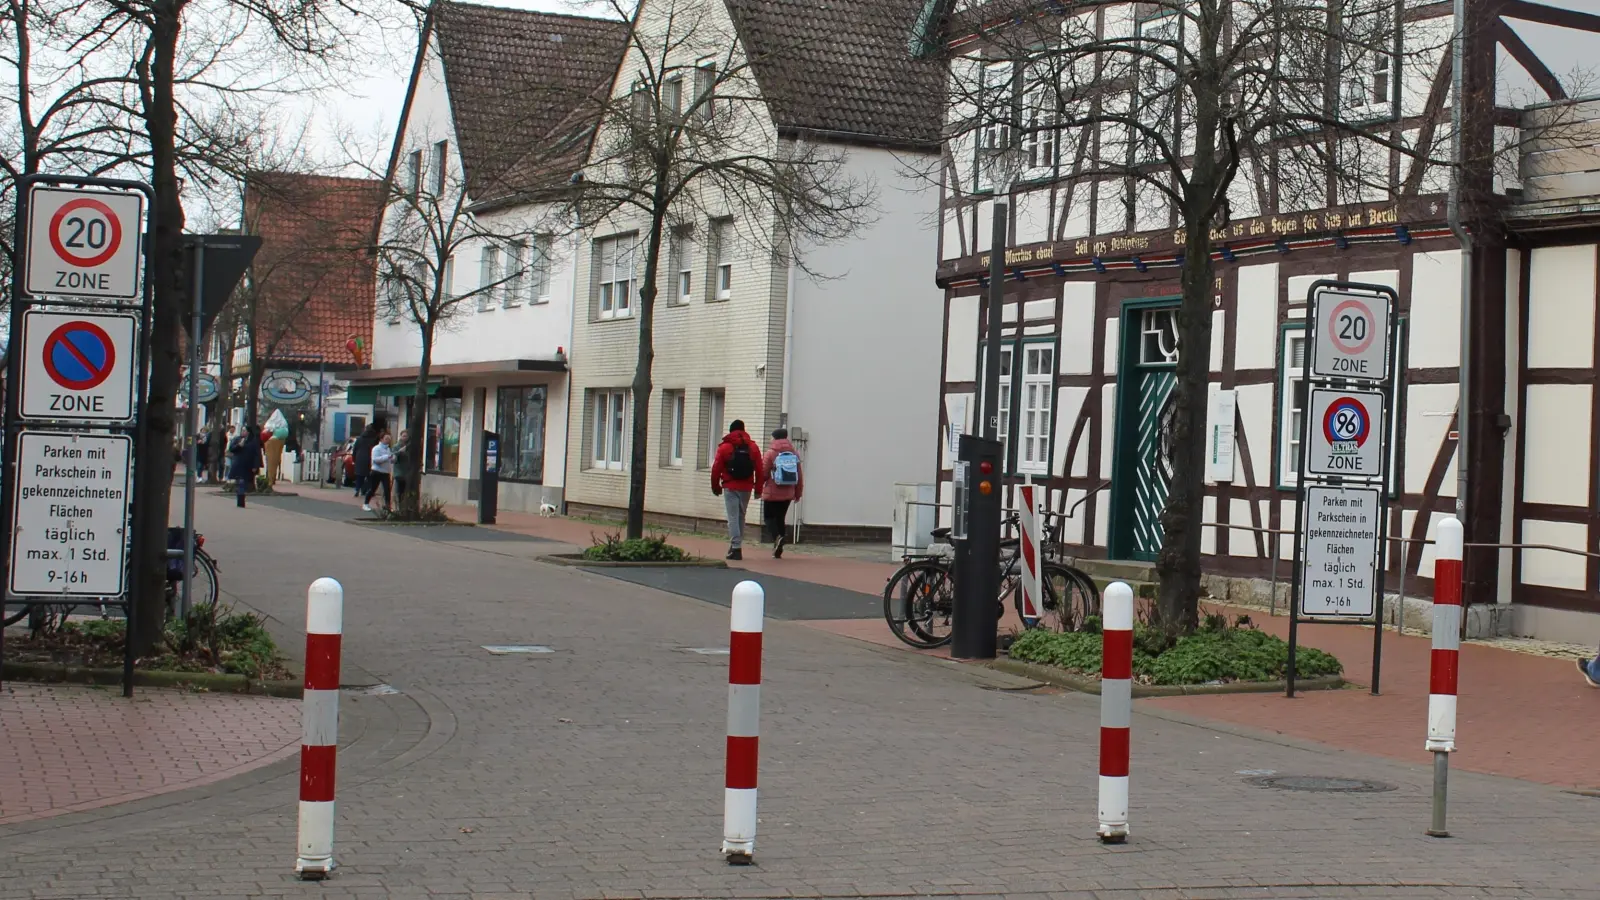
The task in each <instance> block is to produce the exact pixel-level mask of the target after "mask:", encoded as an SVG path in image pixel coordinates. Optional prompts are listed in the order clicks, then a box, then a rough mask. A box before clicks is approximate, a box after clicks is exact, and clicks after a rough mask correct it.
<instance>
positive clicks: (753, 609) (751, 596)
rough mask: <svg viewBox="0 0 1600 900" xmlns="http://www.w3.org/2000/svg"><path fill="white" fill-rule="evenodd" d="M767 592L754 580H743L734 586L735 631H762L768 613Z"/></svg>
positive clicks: (733, 628)
mask: <svg viewBox="0 0 1600 900" xmlns="http://www.w3.org/2000/svg"><path fill="white" fill-rule="evenodd" d="M766 606H767V593H766V591H763V590H762V589H761V585H759V584H756V583H755V582H754V581H741V582H739V583H738V584H736V585H734V587H733V626H732V630H733V631H755V632H759V631H761V619H762V617H763V616H764V615H765V614H766Z"/></svg>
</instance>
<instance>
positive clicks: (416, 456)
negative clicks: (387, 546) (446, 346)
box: [400, 324, 434, 519]
mask: <svg viewBox="0 0 1600 900" xmlns="http://www.w3.org/2000/svg"><path fill="white" fill-rule="evenodd" d="M418 333H419V334H420V335H421V337H422V358H421V360H419V362H418V364H417V387H416V390H414V391H412V392H411V408H410V409H408V410H406V430H407V431H409V432H411V440H410V442H409V443H408V444H407V446H408V447H409V448H410V450H411V452H410V453H409V454H408V455H407V458H406V466H405V468H406V470H405V472H404V473H402V474H404V475H405V479H406V494H405V496H404V497H401V498H400V515H401V516H402V517H404V518H413V519H414V518H416V516H417V512H418V510H420V509H421V508H422V507H421V504H422V469H423V462H424V459H423V457H424V456H426V455H427V452H428V440H427V432H425V431H423V429H422V426H423V424H424V423H425V421H426V419H427V412H428V371H429V370H430V369H432V368H433V333H434V326H433V325H432V324H428V325H424V326H422V327H421V328H419V329H418Z"/></svg>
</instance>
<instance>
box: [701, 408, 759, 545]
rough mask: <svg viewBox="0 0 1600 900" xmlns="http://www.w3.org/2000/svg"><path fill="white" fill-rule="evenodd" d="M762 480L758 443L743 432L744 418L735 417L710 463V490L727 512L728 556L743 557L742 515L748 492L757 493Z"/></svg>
mask: <svg viewBox="0 0 1600 900" xmlns="http://www.w3.org/2000/svg"><path fill="white" fill-rule="evenodd" d="M764 480H765V479H764V478H763V473H762V469H761V447H760V446H759V445H757V444H756V442H755V441H753V440H751V439H750V435H749V434H748V433H746V432H745V430H744V421H743V420H742V419H734V420H733V422H732V423H731V424H730V425H729V426H728V434H727V436H726V437H724V438H723V439H722V443H721V444H720V445H718V446H717V456H716V459H714V460H713V461H712V463H711V493H712V494H715V495H716V496H718V497H721V498H722V506H723V509H725V510H726V511H727V513H728V558H729V559H744V549H743V548H744V517H745V514H746V510H748V509H749V508H750V492H751V491H755V492H756V493H758V494H759V493H760V492H761V485H762V482H763V481H764Z"/></svg>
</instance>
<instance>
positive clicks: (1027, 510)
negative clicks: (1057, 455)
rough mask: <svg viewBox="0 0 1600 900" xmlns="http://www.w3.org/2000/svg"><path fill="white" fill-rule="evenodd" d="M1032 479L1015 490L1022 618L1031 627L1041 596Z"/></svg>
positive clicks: (1035, 505)
mask: <svg viewBox="0 0 1600 900" xmlns="http://www.w3.org/2000/svg"><path fill="white" fill-rule="evenodd" d="M1035 490H1036V488H1035V487H1034V486H1033V477H1032V476H1029V477H1028V480H1027V481H1026V482H1024V483H1023V485H1022V486H1021V487H1020V488H1018V489H1017V492H1018V496H1020V497H1021V499H1022V503H1021V506H1022V509H1021V510H1020V513H1019V516H1020V524H1021V525H1022V617H1023V618H1024V619H1027V620H1028V623H1029V624H1030V625H1031V624H1032V623H1033V622H1035V621H1037V620H1038V619H1039V617H1040V609H1041V607H1042V604H1041V603H1040V602H1039V597H1040V596H1041V595H1042V593H1043V592H1042V591H1041V590H1040V588H1041V585H1040V582H1039V504H1038V502H1037V501H1036V499H1035V493H1034V492H1035Z"/></svg>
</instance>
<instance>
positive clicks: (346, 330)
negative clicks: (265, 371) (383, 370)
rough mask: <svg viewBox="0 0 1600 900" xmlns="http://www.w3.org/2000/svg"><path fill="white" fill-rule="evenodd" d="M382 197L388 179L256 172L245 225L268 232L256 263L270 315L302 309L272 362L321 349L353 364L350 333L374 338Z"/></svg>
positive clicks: (306, 358)
mask: <svg viewBox="0 0 1600 900" xmlns="http://www.w3.org/2000/svg"><path fill="white" fill-rule="evenodd" d="M382 200H383V183H382V182H380V181H373V180H369V179H364V178H333V177H328V176H323V175H301V174H296V173H289V172H258V173H255V174H253V175H251V176H250V179H249V184H248V186H247V188H246V190H245V201H244V208H245V227H246V229H247V230H249V231H250V232H251V233H254V234H258V235H260V236H261V251H260V252H259V253H257V254H256V259H255V263H254V265H253V270H254V273H255V278H256V280H257V283H258V284H259V285H260V290H261V300H260V303H261V304H263V307H262V308H263V309H264V310H266V313H265V315H264V316H263V318H264V319H265V320H268V321H269V322H270V320H271V319H272V318H273V313H274V311H276V312H279V313H283V312H294V316H293V322H294V324H293V326H292V328H291V329H290V330H289V331H288V332H287V334H286V336H285V337H284V338H283V340H282V341H280V342H279V345H278V346H277V347H276V348H275V352H274V353H273V354H272V355H273V360H272V362H291V361H297V360H298V361H302V362H303V363H307V364H310V365H312V366H315V364H316V363H315V360H316V358H317V356H318V355H319V354H320V355H321V357H322V359H324V360H325V361H326V362H327V365H328V367H329V368H350V367H353V366H354V365H355V360H354V359H352V358H351V356H350V351H349V350H348V349H347V348H346V347H345V342H346V341H348V340H349V339H350V336H351V335H357V336H359V337H361V338H362V340H363V341H364V342H365V343H366V345H367V346H368V347H369V348H370V347H371V346H372V319H373V307H374V304H375V302H376V299H377V279H376V273H375V270H374V267H373V261H372V255H371V254H370V252H368V250H369V247H368V245H369V244H370V242H371V235H372V223H373V222H374V221H375V220H376V219H377V217H378V214H379V212H380V211H381V209H382ZM307 298H309V299H307ZM273 330H276V329H275V328H274V329H273Z"/></svg>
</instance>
